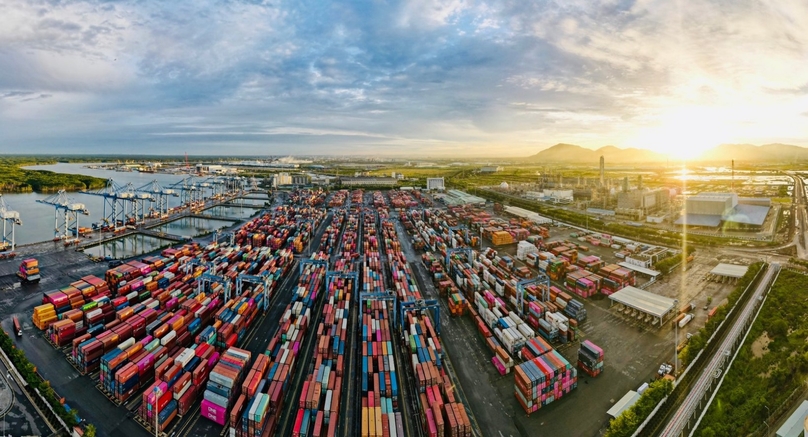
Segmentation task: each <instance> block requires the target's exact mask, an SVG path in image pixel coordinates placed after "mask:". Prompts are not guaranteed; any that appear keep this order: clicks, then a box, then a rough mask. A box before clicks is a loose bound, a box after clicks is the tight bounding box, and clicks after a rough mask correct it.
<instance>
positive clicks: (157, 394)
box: [154, 387, 161, 437]
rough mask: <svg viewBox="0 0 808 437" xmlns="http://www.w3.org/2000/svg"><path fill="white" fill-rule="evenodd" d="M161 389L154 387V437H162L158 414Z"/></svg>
mask: <svg viewBox="0 0 808 437" xmlns="http://www.w3.org/2000/svg"><path fill="white" fill-rule="evenodd" d="M160 395H161V393H160V387H154V437H159V436H160V423H159V420H160V416H159V415H158V412H157V404H158V403H160V400H159V399H160Z"/></svg>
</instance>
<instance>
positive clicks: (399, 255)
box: [382, 220, 421, 302]
mask: <svg viewBox="0 0 808 437" xmlns="http://www.w3.org/2000/svg"><path fill="white" fill-rule="evenodd" d="M382 233H383V238H384V246H385V254H386V255H387V260H388V265H389V266H390V276H391V279H392V287H393V290H394V291H395V293H396V296H397V297H398V300H399V301H401V302H409V301H412V300H416V299H420V298H421V291H420V290H419V289H418V283H417V282H416V278H415V275H414V274H413V272H412V270H411V269H410V264H409V263H408V262H407V257H406V256H405V255H404V252H402V250H401V241H400V240H399V236H398V233H397V232H396V226H395V223H394V222H393V221H391V220H384V221H382Z"/></svg>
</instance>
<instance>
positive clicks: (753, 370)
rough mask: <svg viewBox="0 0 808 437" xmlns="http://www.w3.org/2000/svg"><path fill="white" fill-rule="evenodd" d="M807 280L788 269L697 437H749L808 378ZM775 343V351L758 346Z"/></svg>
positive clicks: (729, 373) (729, 372)
mask: <svg viewBox="0 0 808 437" xmlns="http://www.w3.org/2000/svg"><path fill="white" fill-rule="evenodd" d="M805 282H806V277H805V276H804V275H802V274H799V273H795V272H792V271H788V270H782V271H781V272H780V276H779V277H778V279H777V282H775V283H774V285H773V286H772V289H771V291H770V292H769V296H768V298H767V299H766V303H765V304H764V306H763V309H762V310H761V311H760V315H759V316H758V318H757V320H756V321H755V323H754V324H753V325H752V329H751V331H750V332H749V336H748V337H747V339H746V342H745V343H744V344H743V346H741V350H740V352H739V353H738V357H737V358H736V359H735V362H734V363H733V364H732V367H731V368H730V369H729V371H728V373H727V375H726V377H725V379H724V382H723V384H722V385H721V389H720V390H719V391H718V394H717V395H716V397H715V400H714V402H713V403H712V405H710V408H709V409H708V410H707V414H706V415H705V416H704V419H703V420H702V422H701V425H700V427H699V429H698V430H697V431H696V434H695V435H696V436H697V437H725V436H726V437H730V436H732V437H734V436H740V435H749V433H750V432H753V431H755V430H756V429H757V428H759V427H760V426H763V425H762V424H763V421H764V420H766V418H767V417H768V415H769V411H771V412H772V413H773V412H775V411H776V410H777V408H778V407H779V406H780V405H781V404H782V403H783V402H784V401H785V400H786V399H787V398H788V397H789V396H790V395H791V393H792V392H793V391H794V390H795V389H798V388H800V387H802V386H803V385H804V384H805V380H806V376H808V344H806V342H805V338H806V337H808V290H806V288H805ZM764 335H765V336H766V337H767V338H770V340H771V344H770V345H769V352H768V353H767V354H764V355H762V356H759V357H758V356H756V355H755V353H754V351H753V347H754V345H755V343H757V342H758V340H759V339H760V338H761V337H762V336H764Z"/></svg>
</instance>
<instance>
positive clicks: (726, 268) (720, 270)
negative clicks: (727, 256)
mask: <svg viewBox="0 0 808 437" xmlns="http://www.w3.org/2000/svg"><path fill="white" fill-rule="evenodd" d="M747 270H749V266H738V265H735V264H725V263H721V264H719V265H717V266H715V268H714V269H712V270H710V274H711V275H718V276H727V277H730V278H741V277H743V275H745V274H746V271H747Z"/></svg>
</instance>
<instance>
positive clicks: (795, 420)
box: [776, 401, 808, 437]
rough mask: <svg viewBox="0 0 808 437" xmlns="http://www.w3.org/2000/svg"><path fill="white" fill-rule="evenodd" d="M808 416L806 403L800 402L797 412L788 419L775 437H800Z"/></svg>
mask: <svg viewBox="0 0 808 437" xmlns="http://www.w3.org/2000/svg"><path fill="white" fill-rule="evenodd" d="M806 416H808V401H802V404H800V406H799V407H797V410H796V411H794V413H793V414H792V415H791V416H789V417H788V420H786V423H784V424H783V426H781V427H780V429H778V430H777V434H776V436H777V437H800V436H801V435H803V433H804V432H805V429H806V428H808V426H806V421H805V418H806Z"/></svg>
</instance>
